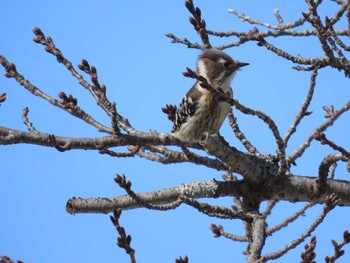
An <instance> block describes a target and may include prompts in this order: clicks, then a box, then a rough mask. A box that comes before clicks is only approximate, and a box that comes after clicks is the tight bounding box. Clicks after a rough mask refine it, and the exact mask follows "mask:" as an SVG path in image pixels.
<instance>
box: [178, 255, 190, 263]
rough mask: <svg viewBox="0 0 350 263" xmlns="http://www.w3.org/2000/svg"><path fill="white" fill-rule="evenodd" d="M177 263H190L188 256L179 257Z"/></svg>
mask: <svg viewBox="0 0 350 263" xmlns="http://www.w3.org/2000/svg"><path fill="white" fill-rule="evenodd" d="M175 263H188V257H187V256H184V258H182V257H179V258H177V259H176V260H175Z"/></svg>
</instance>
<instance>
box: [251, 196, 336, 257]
mask: <svg viewBox="0 0 350 263" xmlns="http://www.w3.org/2000/svg"><path fill="white" fill-rule="evenodd" d="M339 202H340V199H338V197H337V196H336V195H335V194H331V195H329V196H327V197H326V200H325V204H324V206H323V211H322V213H321V214H320V215H319V216H318V217H317V218H316V220H315V222H313V223H312V225H311V226H310V227H309V228H308V229H307V230H306V231H305V232H304V233H303V234H302V235H301V236H300V237H299V238H298V239H295V240H293V241H292V242H290V243H289V244H288V245H286V246H285V247H284V248H282V249H281V250H279V251H277V252H273V253H269V254H266V255H264V256H263V257H262V258H261V259H260V260H259V261H258V262H261V263H262V262H266V261H268V260H275V259H277V258H280V257H281V256H283V255H284V254H286V253H287V252H288V251H289V250H291V249H293V248H295V247H296V246H298V245H299V244H301V243H302V242H304V241H305V239H306V238H307V237H308V236H310V235H311V233H312V232H314V231H315V229H316V228H317V227H318V226H319V225H320V224H321V223H322V222H323V220H324V218H325V217H326V216H327V214H328V213H329V212H330V211H331V210H332V209H333V208H334V207H335V206H337V205H338V204H339Z"/></svg>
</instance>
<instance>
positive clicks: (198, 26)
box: [185, 0, 211, 48]
mask: <svg viewBox="0 0 350 263" xmlns="http://www.w3.org/2000/svg"><path fill="white" fill-rule="evenodd" d="M185 6H186V8H187V10H188V11H189V12H190V13H191V14H192V16H190V17H189V21H190V23H191V24H192V25H193V27H194V29H195V30H196V31H197V33H198V35H199V36H200V38H201V40H202V42H203V44H204V47H205V48H211V45H210V42H209V38H208V34H207V32H206V23H205V20H204V19H202V12H201V10H200V8H199V7H195V6H194V4H193V1H192V0H186V1H185Z"/></svg>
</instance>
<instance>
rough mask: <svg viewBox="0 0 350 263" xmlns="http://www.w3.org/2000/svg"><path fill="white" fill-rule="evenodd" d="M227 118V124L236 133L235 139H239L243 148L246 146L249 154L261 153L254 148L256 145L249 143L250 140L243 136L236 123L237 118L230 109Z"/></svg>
mask: <svg viewBox="0 0 350 263" xmlns="http://www.w3.org/2000/svg"><path fill="white" fill-rule="evenodd" d="M228 120H229V124H230V126H231V128H232V131H233V132H234V134H235V135H236V137H237V139H238V140H240V142H241V143H242V145H243V146H244V148H246V149H247V151H248V152H249V153H251V154H254V155H257V156H259V155H261V154H260V152H259V151H258V150H257V149H256V147H255V146H254V145H252V144H251V143H250V141H249V140H248V139H247V138H246V137H245V135H244V134H243V132H242V131H241V130H240V128H239V126H238V123H237V118H236V117H234V116H233V113H232V110H231V112H230V113H229V114H228Z"/></svg>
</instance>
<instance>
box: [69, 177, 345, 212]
mask: <svg viewBox="0 0 350 263" xmlns="http://www.w3.org/2000/svg"><path fill="white" fill-rule="evenodd" d="M278 179H279V180H280V179H281V177H278ZM316 180H317V177H303V176H290V177H283V180H281V181H280V182H279V184H280V187H276V184H277V183H276V182H275V181H273V180H271V181H270V182H267V185H261V189H256V188H254V189H251V186H250V184H249V183H248V182H247V181H246V180H237V181H234V182H226V181H225V182H221V181H215V180H214V181H202V182H194V183H189V184H181V185H179V186H176V187H172V188H167V189H162V190H158V191H153V192H145V193H140V194H138V196H139V198H141V199H142V200H143V201H144V202H147V203H149V204H168V203H171V202H175V201H176V200H178V199H179V198H181V196H185V197H188V198H193V199H198V198H213V197H214V198H216V197H220V196H249V195H250V194H251V192H252V191H261V194H263V200H271V199H273V200H285V201H289V202H293V203H294V202H314V203H324V202H325V198H326V194H322V195H316V194H315V193H316V192H317V184H316ZM276 188H277V189H276ZM266 189H267V190H266ZM327 192H328V193H335V194H336V195H337V196H338V197H339V198H340V199H341V201H340V203H339V205H344V206H350V195H349V193H350V182H347V181H341V180H328V181H327ZM257 194H258V193H257ZM139 207H140V204H138V203H137V202H136V201H135V200H134V199H132V198H131V197H130V196H128V195H123V196H118V197H110V198H109V197H106V198H75V197H73V198H71V199H69V200H68V202H67V206H66V210H67V212H69V213H71V214H75V213H110V212H112V211H113V210H114V209H122V210H128V209H135V208H139Z"/></svg>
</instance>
